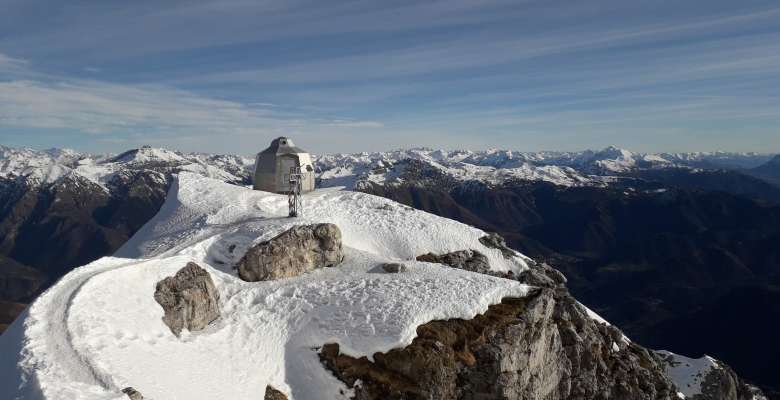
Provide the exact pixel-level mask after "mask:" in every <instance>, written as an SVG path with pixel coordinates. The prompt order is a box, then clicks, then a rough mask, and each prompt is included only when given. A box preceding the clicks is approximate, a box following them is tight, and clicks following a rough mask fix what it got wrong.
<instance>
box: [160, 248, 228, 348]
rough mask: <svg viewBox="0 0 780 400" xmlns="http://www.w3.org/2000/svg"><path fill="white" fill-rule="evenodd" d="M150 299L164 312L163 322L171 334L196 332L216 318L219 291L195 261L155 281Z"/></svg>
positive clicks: (217, 315) (217, 314)
mask: <svg viewBox="0 0 780 400" xmlns="http://www.w3.org/2000/svg"><path fill="white" fill-rule="evenodd" d="M154 299H155V300H156V301H157V303H159V304H160V306H162V308H163V310H164V311H165V315H164V316H163V322H165V325H167V326H168V328H170V330H171V332H173V334H174V335H176V336H179V335H180V334H181V331H182V329H184V328H187V329H188V330H190V331H198V330H201V329H203V328H205V327H206V326H207V325H208V324H210V323H211V322H213V321H214V320H216V319H217V318H219V315H220V311H219V292H217V288H216V286H214V281H212V279H211V275H209V273H208V272H207V271H206V270H205V269H203V268H201V267H200V266H199V265H198V264H195V263H192V262H190V263H187V265H186V266H185V267H184V268H182V269H180V270H179V271H178V272H176V275H174V276H169V277H167V278H165V279H163V280H162V281H160V282H158V283H157V288H156V290H155V292H154Z"/></svg>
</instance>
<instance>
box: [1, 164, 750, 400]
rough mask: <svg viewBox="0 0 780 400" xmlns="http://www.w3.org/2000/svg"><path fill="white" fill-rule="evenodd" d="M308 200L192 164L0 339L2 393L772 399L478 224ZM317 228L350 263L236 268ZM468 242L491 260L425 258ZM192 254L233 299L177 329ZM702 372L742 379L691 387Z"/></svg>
mask: <svg viewBox="0 0 780 400" xmlns="http://www.w3.org/2000/svg"><path fill="white" fill-rule="evenodd" d="M303 209H304V214H303V216H302V217H301V218H297V219H291V218H286V211H287V198H286V196H283V195H276V194H271V193H266V192H259V191H253V190H250V189H248V188H245V187H241V186H237V185H231V184H228V183H224V182H222V181H220V180H216V179H211V178H207V177H203V176H200V175H198V174H193V173H189V172H181V173H179V174H178V176H177V177H176V178H175V180H174V182H173V185H172V187H171V191H170V193H169V195H168V197H167V200H166V202H165V204H164V205H163V206H162V208H161V209H160V212H159V213H158V214H157V215H156V216H155V217H154V218H153V219H152V220H151V221H149V222H148V223H147V224H146V225H145V226H144V227H143V228H142V229H141V230H140V231H138V232H137V233H136V234H135V235H134V236H133V238H132V239H131V240H129V241H128V242H127V243H126V244H125V245H124V246H123V247H122V248H121V249H120V250H119V251H118V252H117V253H116V254H115V255H114V256H113V257H105V258H102V259H100V260H98V261H95V262H93V263H90V264H89V265H86V266H83V267H80V268H77V269H75V270H73V271H71V272H70V273H68V274H67V275H66V276H65V277H64V278H63V279H61V280H60V281H59V282H57V284H55V285H54V286H53V287H51V288H50V289H49V290H47V291H46V292H45V293H44V294H43V295H42V296H40V297H39V298H38V299H37V300H36V301H35V302H34V303H33V304H32V305H31V306H30V307H29V309H27V310H26V311H25V312H24V313H23V314H22V316H21V317H20V318H19V319H18V320H17V321H16V322H14V324H13V325H12V326H11V327H10V328H9V330H8V331H7V332H6V333H5V334H4V335H2V336H0V353H2V354H3V355H4V357H2V358H0V385H1V386H2V387H3V388H4V392H3V393H4V396H6V397H7V398H9V399H42V400H43V399H45V400H54V399H67V400H73V399H87V400H104V399H105V400H108V399H111V400H119V399H123V398H127V397H126V396H125V395H124V394H122V389H123V388H125V387H130V386H132V387H133V388H135V389H137V390H138V391H140V393H143V395H144V396H145V398H149V399H158V400H160V399H174V398H187V399H191V400H197V399H228V398H229V399H236V400H242V399H256V398H259V397H261V396H262V393H264V392H265V391H266V390H268V387H273V388H276V389H277V390H279V391H280V392H282V393H283V394H284V395H286V397H287V398H289V399H298V400H307V399H347V398H355V397H357V398H361V399H383V398H391V397H392V398H395V397H393V396H397V397H398V398H410V399H425V398H452V396H451V395H447V396H442V395H441V393H450V394H454V393H461V394H462V395H465V396H473V397H479V396H483V397H485V396H488V398H494V397H496V396H499V395H501V394H502V393H503V394H508V395H507V396H506V398H512V399H518V400H520V399H532V398H553V397H554V398H569V397H570V396H575V397H576V396H584V397H585V398H589V397H590V396H591V395H595V394H597V393H609V394H610V395H609V396H610V398H627V399H641V400H644V399H667V400H672V399H681V398H683V399H684V398H690V399H698V398H703V397H701V396H709V397H706V398H712V399H718V400H720V399H722V400H748V399H755V400H758V399H761V398H762V396H760V394H759V392H758V391H755V390H754V389H752V388H750V387H748V386H747V385H744V384H743V383H742V382H741V381H739V379H738V378H737V377H736V375H734V374H733V373H732V372H728V373H726V374H725V375H722V376H721V375H713V374H711V372H712V370H713V369H712V368H710V369H708V370H704V369H703V368H698V369H695V368H689V369H687V370H682V369H680V368H678V367H679V364H675V363H677V362H679V361H680V360H681V359H680V358H676V359H672V360H671V361H669V364H668V365H669V369H667V367H666V365H667V364H665V363H666V361H664V359H663V358H662V357H659V356H654V355H653V354H652V353H650V352H648V351H647V350H645V349H644V348H642V347H641V346H639V345H637V344H635V343H632V342H631V341H630V340H628V339H627V338H625V337H624V336H623V335H622V334H621V333H620V331H619V330H617V329H616V328H614V327H612V326H611V325H609V324H608V323H606V321H604V320H603V319H601V318H600V317H598V316H597V315H595V313H593V312H591V311H590V310H588V309H586V308H585V307H584V306H582V305H580V304H578V303H577V302H576V301H575V300H574V299H573V298H571V296H570V295H568V294H567V293H566V290H565V288H564V287H563V286H562V284H563V282H564V281H565V279H564V278H563V277H562V276H561V275H560V274H559V273H557V272H555V271H554V270H552V269H551V268H549V267H548V266H546V265H543V264H540V263H537V262H535V261H534V260H531V259H529V258H528V257H525V256H523V255H522V254H519V253H517V252H514V251H512V250H510V249H508V248H506V247H501V245H500V244H496V242H495V240H493V241H492V242H488V241H485V240H484V239H485V238H486V237H488V236H487V235H486V233H485V232H483V231H481V230H479V229H476V228H473V227H470V226H468V225H464V224H461V223H458V222H455V221H453V220H449V219H445V218H441V217H437V216H434V215H432V214H428V213H426V212H422V211H417V210H413V209H410V208H408V207H405V206H403V205H401V204H398V203H395V202H393V201H391V200H387V199H383V198H380V197H376V196H372V195H369V194H364V193H359V192H345V191H337V190H332V189H320V190H318V191H315V192H313V193H310V194H307V195H306V196H305V198H304V202H303ZM310 223H332V224H335V225H336V226H338V227H339V228H340V231H341V238H342V240H343V244H344V253H345V258H344V261H343V262H342V263H341V264H339V265H336V266H332V267H330V268H324V269H318V270H315V271H313V272H310V273H307V274H304V275H301V276H297V277H292V278H286V279H281V280H273V281H260V282H245V281H242V280H241V279H239V277H238V276H237V274H236V271H235V270H234V269H233V268H232V266H233V265H235V264H236V262H237V261H239V259H241V258H242V256H243V254H244V253H246V252H247V249H249V248H250V247H252V246H255V245H258V244H260V243H264V242H266V241H268V240H273V238H275V237H276V236H277V235H278V234H279V233H281V232H284V231H286V230H288V229H289V228H291V227H293V226H297V225H302V224H310ZM488 244H490V245H488ZM462 250H469V251H471V252H472V253H469V254H474V253H473V252H474V251H476V252H478V253H479V254H482V255H483V256H482V257H484V260H485V262H486V263H487V266H488V267H489V270H488V271H486V272H485V273H479V272H472V271H470V270H468V269H467V268H465V267H457V266H456V265H454V264H453V265H452V267H450V266H446V265H444V264H438V263H433V262H422V261H418V259H419V256H420V255H421V254H426V253H429V254H444V253H447V254H456V253H453V252H457V251H462ZM448 252H449V253H448ZM189 262H195V263H197V264H198V265H200V266H201V267H203V268H204V269H205V271H206V273H207V274H208V275H209V276H210V277H211V278H212V279H213V280H214V283H215V285H216V290H217V291H218V292H219V293H220V296H219V305H220V307H221V310H222V311H221V315H220V317H219V318H218V319H217V320H216V321H214V322H212V323H211V325H209V326H208V327H206V329H204V330H202V331H198V332H189V331H185V332H184V333H183V334H182V335H181V337H177V336H175V335H174V334H172V332H171V331H170V330H169V329H168V327H167V326H166V325H165V322H164V321H163V318H162V317H163V310H162V308H160V305H159V304H157V303H156V302H155V297H154V296H153V294H154V293H155V285H156V284H157V283H158V282H159V281H160V280H162V279H163V278H165V277H166V276H170V275H173V274H174V273H176V271H177V270H179V269H180V268H182V267H183V266H184V265H185V264H187V263H189ZM387 262H396V263H403V264H404V266H405V267H404V270H403V271H400V272H398V273H388V272H385V271H384V270H382V269H381V268H380V266H381V265H382V264H383V263H387ZM158 287H159V286H158ZM480 314H482V315H483V316H481V317H477V316H478V315H480ZM480 330H481V331H480ZM472 336H473V337H472ZM434 337H435V338H436V340H434V339H432V338H434ZM334 346H335V349H336V350H335V353H334V351H333V349H334ZM363 357H365V358H363ZM706 360H709V359H706ZM706 360H705V361H706ZM607 366H609V367H607ZM694 369H695V370H694ZM529 372H533V374H528V373H529ZM702 373H704V374H705V375H706V376H704V377H699V378H698V379H699V380H700V381H706V382H709V383H712V384H717V385H719V386H718V388H720V387H726V388H728V391H727V392H718V391H717V390H716V391H714V392H713V391H709V390H710V389H709V388H708V387H707V386H706V385H704V384H699V386H698V388H695V387H690V385H689V386H688V387H687V388H686V389H685V390H684V391H683V390H682V389H681V388H680V385H682V384H687V383H689V382H692V381H696V379H697V377H695V376H691V374H702ZM713 379H715V380H713ZM696 382H698V381H696ZM436 393H439V395H437V394H436ZM713 396H714V397H713Z"/></svg>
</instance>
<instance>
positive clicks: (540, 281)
mask: <svg viewBox="0 0 780 400" xmlns="http://www.w3.org/2000/svg"><path fill="white" fill-rule="evenodd" d="M479 240H480V242H482V244H484V245H485V246H487V247H490V248H495V249H499V250H501V253H502V254H503V255H504V257H506V258H512V257H516V256H517V253H516V252H515V251H514V250H512V249H510V248H508V247H507V246H506V242H505V241H504V238H502V237H501V236H500V235H498V234H496V233H492V234H489V235H487V236H483V237H482V238H480V239H479ZM417 261H424V262H433V263H439V264H445V265H449V266H450V267H453V268H458V269H464V270H466V271H471V272H478V273H481V274H486V275H491V276H497V277H500V278H506V279H514V280H516V281H519V282H522V283H525V284H528V285H531V286H536V287H544V288H556V287H561V286H564V285H565V284H566V277H565V276H563V274H562V273H561V272H560V271H558V270H556V269H555V268H552V267H550V266H549V265H547V264H546V263H535V262H531V263H529V265H528V269H527V270H525V271H523V272H521V273H520V274H519V275H515V274H514V273H513V272H511V271H509V272H497V271H491V270H490V261H489V260H488V258H487V257H486V256H485V255H484V254H482V253H480V252H478V251H476V250H459V251H453V252H451V253H447V254H442V255H436V254H433V253H428V254H423V255H421V256H418V257H417Z"/></svg>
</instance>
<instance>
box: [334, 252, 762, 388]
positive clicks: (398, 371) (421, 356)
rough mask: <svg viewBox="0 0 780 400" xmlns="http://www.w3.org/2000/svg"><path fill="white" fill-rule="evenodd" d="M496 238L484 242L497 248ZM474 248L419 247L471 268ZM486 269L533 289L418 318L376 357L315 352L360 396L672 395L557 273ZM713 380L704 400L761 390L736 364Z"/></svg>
mask: <svg viewBox="0 0 780 400" xmlns="http://www.w3.org/2000/svg"><path fill="white" fill-rule="evenodd" d="M499 238H500V237H499ZM497 239H498V238H495V237H493V238H490V237H489V238H488V239H486V240H489V241H490V242H492V243H496V244H497V245H498V246H500V243H501V240H497ZM483 244H484V242H483ZM490 247H492V246H490ZM510 250H511V249H510ZM474 253H475V252H473V251H460V252H454V253H449V254H445V255H441V256H435V255H425V256H422V258H423V260H422V261H430V262H441V263H445V264H448V265H451V266H453V267H456V268H463V269H467V270H472V269H481V267H482V266H483V265H481V262H480V261H477V263H480V268H474V266H473V265H474V263H475V261H474V259H475V258H477V259H478V258H479V256H476V257H475V256H474ZM477 254H479V253H477ZM505 256H507V257H513V256H515V254H514V253H512V254H509V253H505ZM483 257H484V256H483ZM418 259H419V258H418ZM486 264H487V261H485V265H484V266H485V267H487V265H486ZM489 274H490V275H494V276H502V277H504V278H509V279H516V280H519V281H521V282H525V283H528V284H531V285H534V286H537V289H535V291H534V292H532V293H531V294H529V296H527V297H525V298H519V299H511V298H509V299H504V300H503V301H502V303H500V304H496V305H493V306H491V307H489V308H488V311H487V312H486V313H485V314H482V315H478V316H476V317H475V318H473V319H471V320H461V319H452V320H447V321H433V322H430V323H427V324H424V325H421V326H419V327H418V328H417V335H418V336H417V338H416V339H415V340H414V341H413V342H412V344H411V345H409V346H407V347H406V348H403V349H395V350H391V351H389V352H387V353H376V354H374V355H373V356H374V362H371V361H369V360H368V359H367V358H366V357H362V358H359V359H356V358H353V357H350V356H346V355H344V354H340V352H339V346H338V345H337V344H328V345H325V346H323V348H322V350H321V352H320V359H321V360H322V362H323V363H324V364H325V366H326V367H327V368H328V369H329V370H331V371H332V372H333V373H334V374H335V375H336V377H337V378H339V379H340V380H342V381H343V382H345V383H346V384H347V386H349V387H351V388H352V389H354V390H355V398H356V399H358V400H373V399H377V400H378V399H399V400H400V399H420V400H423V399H464V400H484V399H507V400H509V399H512V400H532V399H534V400H536V399H544V400H564V399H576V400H586V399H588V400H589V399H596V400H606V399H620V400H634V399H636V400H651V399H653V400H661V399H664V400H672V399H678V396H677V388H676V387H675V386H674V383H673V382H672V381H671V380H670V378H669V376H668V375H667V373H666V370H665V363H664V361H663V359H662V358H661V357H660V356H659V355H657V354H656V353H654V352H650V351H648V350H647V349H645V348H643V347H641V346H639V345H637V344H634V343H632V342H630V341H628V340H627V339H625V337H624V336H623V334H622V333H621V332H620V331H619V330H618V329H617V328H615V327H613V326H610V325H608V324H604V323H600V322H598V321H596V320H594V319H593V318H591V316H589V315H588V312H587V310H586V309H585V308H584V307H583V306H581V305H580V304H579V303H578V302H577V301H576V300H575V299H574V298H573V297H572V296H571V295H570V294H569V292H568V290H567V289H566V288H565V286H564V284H565V282H566V279H565V278H564V277H563V275H562V274H561V273H560V272H558V271H556V270H555V269H553V268H551V267H550V266H548V265H547V264H544V263H531V268H530V269H529V270H528V271H524V272H523V273H522V274H520V275H519V276H514V275H512V274H511V273H503V274H502V273H496V272H489ZM723 371H730V370H727V369H724V370H723ZM711 381H712V383H708V385H709V386H710V387H712V389H711V390H710V389H708V390H709V391H708V392H707V393H710V394H708V396H710V397H702V399H705V398H706V399H708V400H709V399H713V400H747V399H748V398H750V397H739V396H740V394H739V393H740V390H742V392H744V393H758V392H750V391H749V390H753V388H751V387H747V386H746V385H744V384H742V383H741V381H740V380H739V378H737V377H736V375H733V372H732V374H731V375H729V374H728V373H726V375H724V376H723V377H717V378H716V377H713V378H711ZM358 382H359V384H357V383H358ZM740 385H741V386H740ZM740 387H744V388H743V389H739V388H740ZM731 388H734V389H733V390H732V389H731ZM733 394H736V397H734V396H733Z"/></svg>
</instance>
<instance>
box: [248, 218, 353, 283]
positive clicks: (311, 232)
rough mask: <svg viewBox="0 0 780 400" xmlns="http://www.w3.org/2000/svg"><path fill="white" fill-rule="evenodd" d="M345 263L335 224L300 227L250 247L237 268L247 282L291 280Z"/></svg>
mask: <svg viewBox="0 0 780 400" xmlns="http://www.w3.org/2000/svg"><path fill="white" fill-rule="evenodd" d="M343 259H344V253H343V251H342V245H341V230H339V228H338V226H336V225H334V224H316V225H299V226H295V227H293V228H290V229H289V230H287V231H285V232H282V233H281V234H279V235H278V236H276V237H274V238H273V239H270V240H268V241H265V242H262V243H259V244H257V245H255V246H253V247H251V248H250V249H249V250H248V251H247V252H246V254H245V255H244V257H243V258H241V260H239V262H238V264H237V268H238V276H239V277H241V279H243V280H245V281H248V282H257V281H267V280H273V279H280V278H290V277H294V276H298V275H301V274H304V273H306V272H309V271H312V270H314V269H316V268H322V267H332V266H334V265H336V264H338V263H340V262H341V261H342V260H343Z"/></svg>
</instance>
